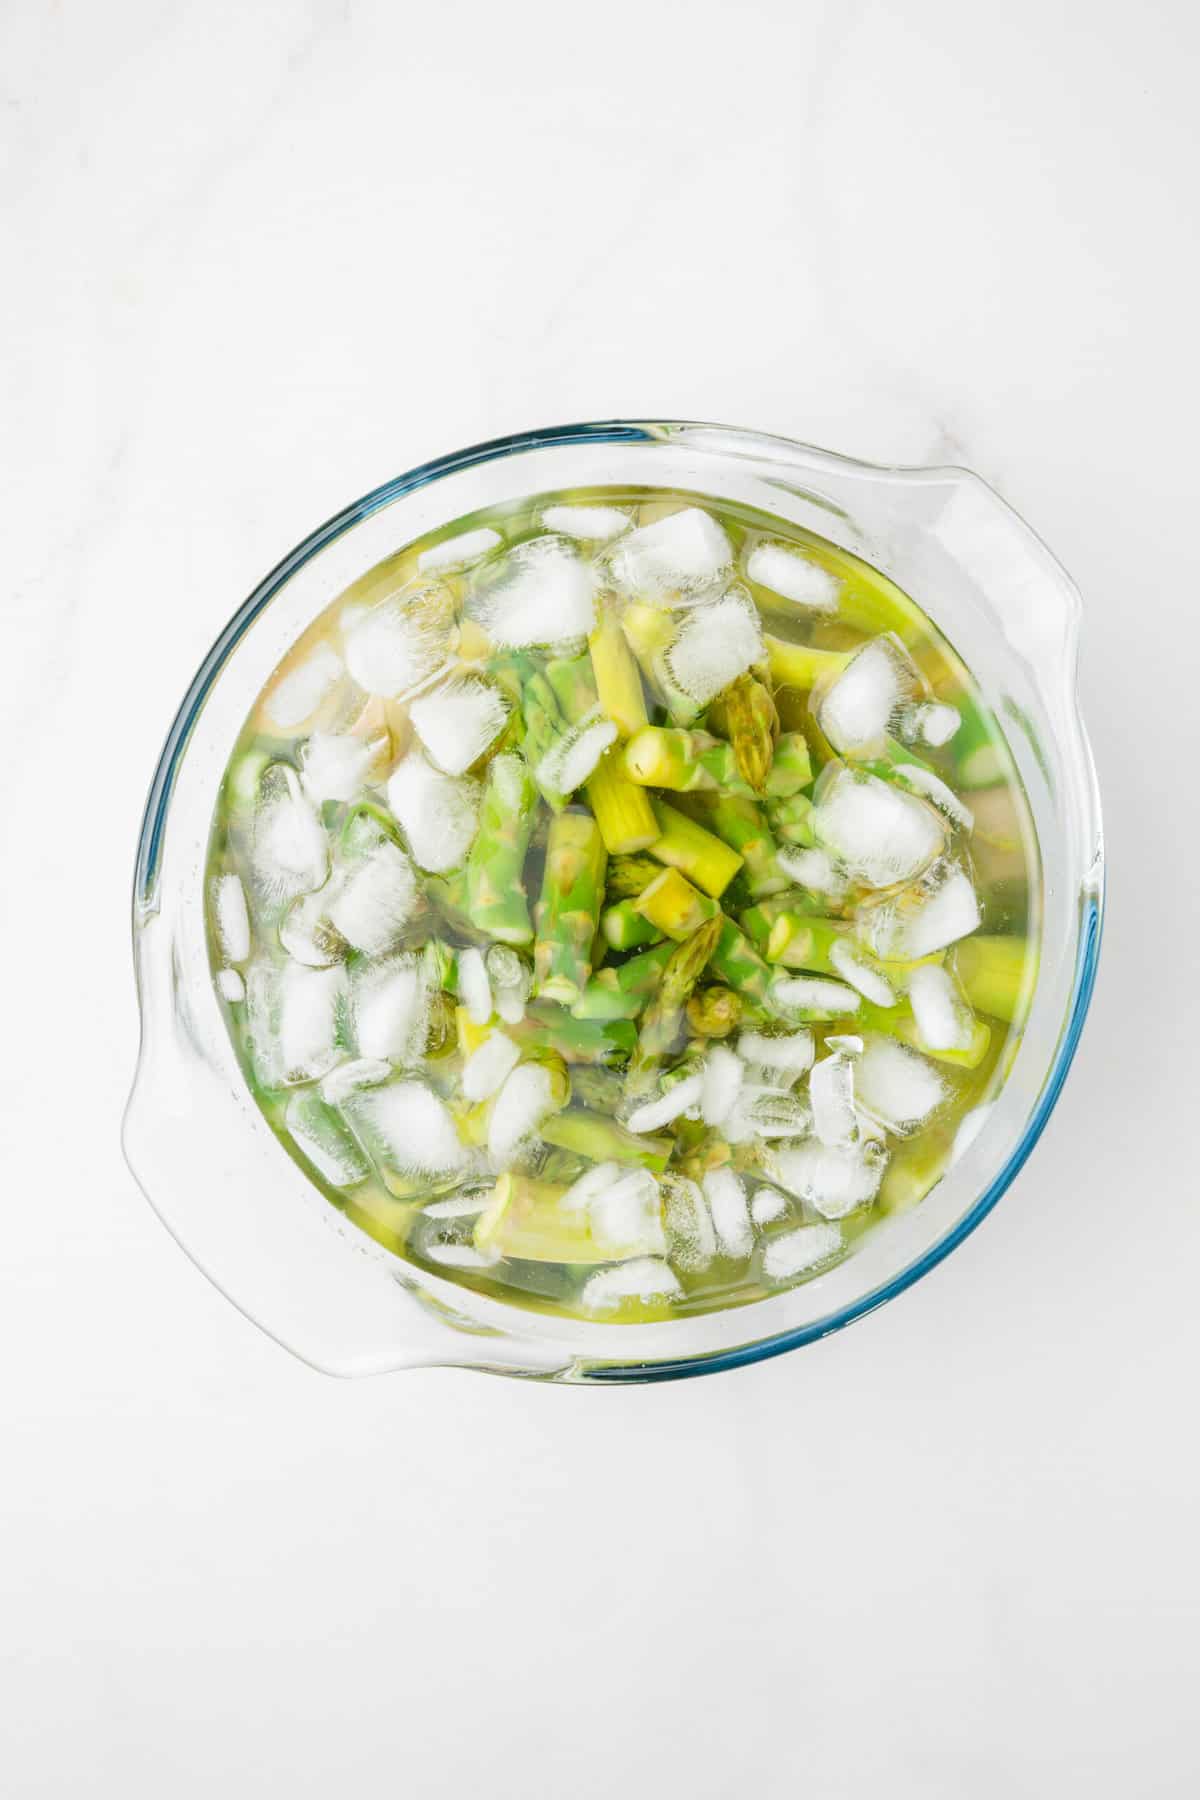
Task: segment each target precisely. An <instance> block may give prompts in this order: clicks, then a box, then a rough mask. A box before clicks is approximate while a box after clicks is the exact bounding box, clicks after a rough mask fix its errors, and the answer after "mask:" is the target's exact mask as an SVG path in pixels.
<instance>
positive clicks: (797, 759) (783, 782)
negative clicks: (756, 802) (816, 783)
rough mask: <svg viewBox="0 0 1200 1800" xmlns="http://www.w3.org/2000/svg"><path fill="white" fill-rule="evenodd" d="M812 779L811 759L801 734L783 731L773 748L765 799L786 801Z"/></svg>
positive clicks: (806, 785) (806, 743)
mask: <svg viewBox="0 0 1200 1800" xmlns="http://www.w3.org/2000/svg"><path fill="white" fill-rule="evenodd" d="M812 778H813V770H812V759H811V757H810V756H809V753H808V742H807V740H806V739H805V736H804V734H803V732H800V731H785V732H784V734H783V736H782V737H781V738H780V740H779V742H778V743H777V744H776V746H775V756H774V759H773V761H772V763H771V767H770V771H769V772H768V775H767V779H766V791H767V797H768V799H771V800H786V799H787V798H788V797H789V795H791V794H798V793H799V792H800V790H801V788H806V787H808V785H809V783H810V782H811V781H812Z"/></svg>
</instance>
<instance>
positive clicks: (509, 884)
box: [467, 751, 537, 944]
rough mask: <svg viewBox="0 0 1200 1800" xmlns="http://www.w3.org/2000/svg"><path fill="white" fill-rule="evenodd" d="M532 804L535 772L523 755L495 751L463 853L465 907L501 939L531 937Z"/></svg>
mask: <svg viewBox="0 0 1200 1800" xmlns="http://www.w3.org/2000/svg"><path fill="white" fill-rule="evenodd" d="M536 806H537V790H536V788H535V786H534V782H533V777H532V776H531V775H530V773H529V770H528V769H527V768H526V766H525V764H524V762H523V761H522V760H521V758H520V757H519V756H515V755H513V754H512V752H511V751H508V752H505V753H504V754H502V755H500V756H496V757H493V759H492V763H491V767H490V768H489V770H488V784H487V787H486V789H485V790H484V796H483V803H482V806H481V807H480V812H479V830H478V833H477V835H476V838H475V842H474V844H473V845H472V846H471V851H470V855H469V856H468V858H467V912H468V914H469V916H470V918H471V921H472V923H473V924H475V925H477V926H478V927H479V929H480V931H486V932H487V934H488V936H489V937H493V938H496V939H498V940H499V941H500V942H501V943H504V944H527V943H529V941H530V939H531V938H532V937H533V925H532V923H531V922H530V918H529V904H528V901H527V899H526V897H525V883H524V879H523V876H524V869H525V856H526V853H527V851H528V849H529V839H530V835H531V833H532V831H533V820H534V812H535V809H536Z"/></svg>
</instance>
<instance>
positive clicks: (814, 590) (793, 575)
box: [746, 543, 842, 613]
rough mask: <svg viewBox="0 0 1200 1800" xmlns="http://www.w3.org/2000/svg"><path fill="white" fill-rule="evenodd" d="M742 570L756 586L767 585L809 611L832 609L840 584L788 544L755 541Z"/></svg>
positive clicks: (833, 608) (833, 609)
mask: <svg viewBox="0 0 1200 1800" xmlns="http://www.w3.org/2000/svg"><path fill="white" fill-rule="evenodd" d="M746 574H747V576H748V577H749V579H750V580H751V581H753V582H754V583H755V585H756V586H757V587H765V588H770V590H771V592H772V593H773V594H782V596H783V598H784V599H785V600H791V601H794V602H795V604H796V605H797V606H802V607H804V609H805V611H807V612H812V613H835V612H836V611H837V608H838V595H839V594H840V593H841V591H842V584H841V582H840V581H839V580H838V579H837V577H836V575H831V574H830V573H829V571H828V569H822V568H819V567H818V566H817V564H816V563H814V562H809V560H808V558H807V556H802V555H801V553H800V552H799V551H798V550H793V549H792V548H791V546H790V545H788V544H774V543H765V544H756V545H755V546H754V548H753V550H752V551H751V552H750V554H749V556H748V557H747V558H746Z"/></svg>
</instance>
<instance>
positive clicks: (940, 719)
mask: <svg viewBox="0 0 1200 1800" xmlns="http://www.w3.org/2000/svg"><path fill="white" fill-rule="evenodd" d="M961 724H962V717H961V715H960V713H959V710H958V708H957V706H948V705H946V704H945V703H944V702H943V701H941V700H926V701H923V702H922V704H921V705H920V706H912V707H909V708H908V709H907V711H906V712H905V714H904V717H903V720H902V722H901V727H900V732H899V735H900V736H901V737H902V738H903V739H904V741H905V743H907V744H928V745H929V746H930V748H931V749H933V750H940V749H941V748H942V746H943V745H945V744H948V743H949V742H950V739H951V738H952V737H953V736H954V734H955V732H956V731H957V730H958V728H959V726H960V725H961Z"/></svg>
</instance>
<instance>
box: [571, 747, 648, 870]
mask: <svg viewBox="0 0 1200 1800" xmlns="http://www.w3.org/2000/svg"><path fill="white" fill-rule="evenodd" d="M584 792H585V794H586V797H587V802H588V805H589V806H590V807H591V809H592V812H593V813H594V814H595V818H596V823H597V825H598V826H599V827H600V835H601V837H602V838H603V839H604V848H605V849H606V850H607V851H608V854H609V855H610V856H630V855H632V854H633V853H634V852H636V851H638V850H644V849H645V848H646V846H647V845H648V844H652V843H653V842H654V840H655V838H657V837H658V835H659V827H658V820H657V819H656V818H655V816H654V808H653V806H652V805H651V804H650V797H649V795H648V794H647V793H646V792H645V790H644V789H643V788H640V787H638V785H637V783H636V782H633V781H630V780H629V778H628V776H627V775H625V774H624V773H623V772H622V765H621V760H620V754H619V752H618V751H617V750H616V749H610V750H607V751H606V752H605V754H604V755H603V756H602V757H601V758H600V761H599V762H598V763H597V764H596V768H595V771H594V772H593V774H592V775H591V777H590V778H589V780H588V782H587V786H586V787H585V789H584Z"/></svg>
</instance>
